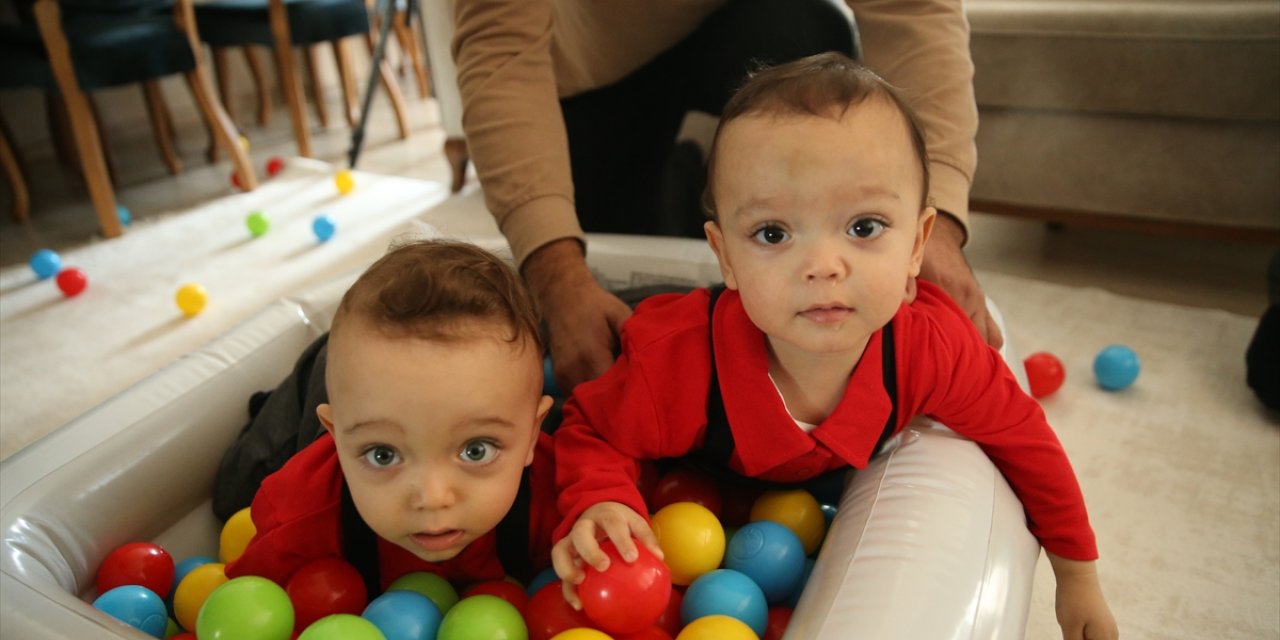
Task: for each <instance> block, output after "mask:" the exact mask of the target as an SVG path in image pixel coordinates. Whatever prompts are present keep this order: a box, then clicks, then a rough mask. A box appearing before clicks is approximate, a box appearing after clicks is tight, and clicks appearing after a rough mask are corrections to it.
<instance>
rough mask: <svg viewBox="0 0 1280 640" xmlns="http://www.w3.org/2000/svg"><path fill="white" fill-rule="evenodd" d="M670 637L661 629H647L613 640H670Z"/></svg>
mask: <svg viewBox="0 0 1280 640" xmlns="http://www.w3.org/2000/svg"><path fill="white" fill-rule="evenodd" d="M672 637H673V636H672V635H671V634H670V633H667V630H666V629H663V628H662V627H649V628H648V629H645V630H643V631H637V632H635V633H628V634H627V635H625V636H618V637H617V638H614V640H671V639H672Z"/></svg>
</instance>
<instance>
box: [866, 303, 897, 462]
mask: <svg viewBox="0 0 1280 640" xmlns="http://www.w3.org/2000/svg"><path fill="white" fill-rule="evenodd" d="M880 355H881V358H880V359H881V365H880V369H881V371H882V372H883V373H884V390H885V393H887V394H889V419H888V420H886V421H885V423H884V430H883V431H881V432H880V439H879V440H876V446H875V448H874V449H872V450H871V455H872V456H874V455H876V454H877V453H879V452H880V449H881V447H883V446H884V443H886V442H888V441H889V438H892V437H893V430H894V429H895V428H897V426H898V358H897V356H896V355H895V350H894V340H893V321H892V320H890V321H889V323H888V324H886V325H884V329H882V330H881V335H880Z"/></svg>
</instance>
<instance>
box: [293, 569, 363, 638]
mask: <svg viewBox="0 0 1280 640" xmlns="http://www.w3.org/2000/svg"><path fill="white" fill-rule="evenodd" d="M284 590H285V592H286V593H288V594H289V600H290V601H292V602H293V614H294V618H293V619H294V625H293V626H294V629H299V630H300V629H306V628H307V627H309V626H311V623H313V622H315V621H316V620H319V619H320V618H323V617H325V616H331V615H335V614H339V613H349V614H351V615H355V616H358V615H360V613H361V612H362V611H364V608H365V606H366V605H368V604H369V598H368V593H366V591H365V587H364V578H362V577H361V576H360V572H359V571H358V570H357V569H356V568H355V567H353V566H351V565H350V564H349V563H347V562H346V561H345V560H343V559H341V558H321V559H319V560H312V561H311V562H308V563H307V564H304V565H302V567H301V568H299V569H298V570H297V571H295V572H293V575H292V576H290V578H289V584H288V585H287V586H285V589H284Z"/></svg>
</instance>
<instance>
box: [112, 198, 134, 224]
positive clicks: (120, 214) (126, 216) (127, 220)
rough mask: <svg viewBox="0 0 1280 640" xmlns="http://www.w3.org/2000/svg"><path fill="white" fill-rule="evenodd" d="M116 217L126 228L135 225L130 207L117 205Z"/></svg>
mask: <svg viewBox="0 0 1280 640" xmlns="http://www.w3.org/2000/svg"><path fill="white" fill-rule="evenodd" d="M116 217H117V218H120V224H122V225H124V226H126V227H127V226H129V225H131V224H133V214H132V213H131V212H130V211H129V207H126V206H124V205H122V204H117V205H116Z"/></svg>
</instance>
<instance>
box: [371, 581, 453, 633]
mask: <svg viewBox="0 0 1280 640" xmlns="http://www.w3.org/2000/svg"><path fill="white" fill-rule="evenodd" d="M361 615H362V617H363V618H364V619H365V620H368V621H369V622H372V623H373V626H375V627H377V628H378V630H379V631H381V632H382V635H384V636H386V638H387V640H433V639H434V638H435V637H436V631H437V630H439V628H440V620H441V618H443V617H444V616H443V615H441V614H440V608H439V607H437V606H436V603H434V602H432V601H431V598H428V597H426V596H424V595H422V594H421V593H418V592H416V591H388V592H387V593H384V594H382V595H380V596H378V597H377V598H374V600H373V602H370V603H369V606H368V607H365V610H364V613H363V614H361Z"/></svg>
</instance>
